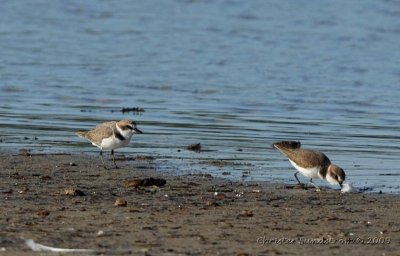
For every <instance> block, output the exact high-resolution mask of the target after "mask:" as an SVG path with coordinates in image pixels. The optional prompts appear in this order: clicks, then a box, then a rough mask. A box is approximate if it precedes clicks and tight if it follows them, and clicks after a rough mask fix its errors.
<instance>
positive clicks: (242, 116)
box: [0, 0, 400, 193]
mask: <svg viewBox="0 0 400 256" xmlns="http://www.w3.org/2000/svg"><path fill="white" fill-rule="evenodd" d="M398 10H400V4H399V3H398V2H397V1H389V0H388V1H372V0H367V1H362V2H359V1H345V0H341V1H322V2H309V1H262V0H258V1H257V0H256V1H183V0H179V1H178V0H171V1H139V2H137V1H118V2H115V1H100V0H93V1H85V2H81V1H35V2H31V3H26V2H20V1H9V2H6V3H3V4H2V6H1V8H0V39H1V40H0V54H1V56H2V57H1V58H0V129H1V134H0V147H1V150H3V151H10V150H11V151H17V150H18V149H20V148H29V149H31V150H32V151H34V152H74V153H77V152H82V151H84V152H90V153H93V154H95V153H97V149H96V148H94V147H91V146H90V144H88V143H86V142H85V141H83V140H82V139H80V138H78V137H77V136H75V135H74V132H75V131H76V130H85V129H89V128H91V127H93V126H94V125H96V124H97V123H99V122H102V121H106V120H119V119H123V118H133V119H135V120H136V121H137V123H138V127H139V128H140V129H141V130H143V131H144V132H145V134H143V135H138V136H136V137H135V138H134V141H133V142H131V144H130V147H129V148H125V149H123V150H122V149H121V150H119V151H117V152H120V153H125V155H128V154H129V155H136V154H140V155H142V154H143V155H153V156H156V157H157V159H158V160H157V162H158V163H159V164H158V166H159V168H160V169H161V170H166V171H174V172H178V173H184V172H209V173H213V174H215V175H222V173H223V172H225V173H224V174H225V175H223V176H224V177H227V178H233V179H243V180H271V181H279V182H281V181H283V182H286V183H294V181H295V180H294V177H293V173H294V169H293V167H291V166H290V163H289V162H288V161H287V160H285V159H284V157H283V156H281V155H280V153H279V152H277V151H275V150H273V149H272V148H271V143H272V142H274V141H277V140H281V139H295V140H301V141H302V144H303V147H305V148H315V149H319V150H321V151H324V152H325V153H326V154H327V155H328V156H329V157H330V159H331V160H332V162H335V163H336V164H338V165H340V166H342V167H343V168H344V169H345V170H346V173H347V178H348V181H349V182H352V183H353V185H354V186H355V187H358V188H361V189H363V190H366V191H373V192H377V191H380V190H381V191H383V192H394V193H399V192H400V185H399V181H400V172H399V169H398V166H399V157H398V156H399V155H400V144H399V141H400V140H399V139H400V135H399V132H398V131H399V128H398V127H399V116H400V110H399V98H400V92H399V84H400V69H399V67H400V65H399V64H400V44H399V43H398V42H399V41H400V29H399V27H400V19H399V16H400V12H399V11H398ZM123 107H141V108H144V109H145V112H143V113H141V114H134V113H124V114H123V113H122V112H121V111H120V110H121V109H122V108H123ZM198 142H200V143H201V145H202V147H203V149H204V151H202V152H201V153H195V152H191V151H188V150H185V147H186V146H187V145H188V144H192V143H198ZM215 159H217V160H223V161H219V162H218V161H213V160H215ZM303 180H305V179H303ZM318 184H320V185H323V184H326V183H322V182H319V183H318Z"/></svg>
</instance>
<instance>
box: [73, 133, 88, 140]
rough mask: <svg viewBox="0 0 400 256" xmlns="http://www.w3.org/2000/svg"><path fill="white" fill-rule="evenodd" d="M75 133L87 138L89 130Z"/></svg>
mask: <svg viewBox="0 0 400 256" xmlns="http://www.w3.org/2000/svg"><path fill="white" fill-rule="evenodd" d="M75 134H76V135H78V136H79V137H82V138H85V139H86V134H87V132H76V133H75Z"/></svg>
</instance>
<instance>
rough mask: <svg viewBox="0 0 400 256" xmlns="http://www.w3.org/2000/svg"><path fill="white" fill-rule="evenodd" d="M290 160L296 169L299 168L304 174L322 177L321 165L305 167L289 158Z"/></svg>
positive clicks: (310, 176) (317, 177)
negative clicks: (319, 173) (319, 174)
mask: <svg viewBox="0 0 400 256" xmlns="http://www.w3.org/2000/svg"><path fill="white" fill-rule="evenodd" d="M289 161H290V163H291V164H292V165H293V166H294V168H296V170H298V171H299V172H300V173H301V174H303V175H304V176H306V177H308V178H310V179H320V178H321V177H319V176H318V172H319V169H320V167H312V168H304V167H301V166H298V165H297V164H296V163H295V162H293V161H292V160H290V159H289Z"/></svg>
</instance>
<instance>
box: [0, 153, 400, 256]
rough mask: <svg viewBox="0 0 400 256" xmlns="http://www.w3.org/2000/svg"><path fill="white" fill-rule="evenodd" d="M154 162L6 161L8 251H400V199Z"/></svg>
mask: <svg viewBox="0 0 400 256" xmlns="http://www.w3.org/2000/svg"><path fill="white" fill-rule="evenodd" d="M153 161H154V159H153V158H152V157H149V156H138V157H135V158H126V159H125V158H123V157H121V156H119V158H118V164H119V166H120V167H121V168H120V169H110V170H106V169H104V168H102V167H99V163H100V162H99V159H98V158H97V157H94V156H87V155H69V154H54V155H39V154H32V155H31V154H29V153H28V152H23V151H22V152H21V153H20V154H14V155H12V154H1V155H0V163H1V165H0V166H1V167H0V168H1V169H0V175H1V179H0V196H1V200H0V210H1V215H0V219H1V221H0V254H1V255H30V254H32V250H31V249H30V248H29V247H28V246H26V244H25V241H26V240H27V239H32V240H33V241H34V242H36V243H39V244H42V245H46V246H51V247H56V248H69V249H89V250H91V251H88V252H81V253H80V254H106V255H109V254H119V255H124V254H134V255H310V254H316V252H318V254H319V255H339V254H343V253H345V255H398V253H399V252H400V220H399V212H400V200H399V199H400V196H399V195H391V194H367V193H346V194H342V193H340V190H339V188H338V189H337V190H327V189H325V190H323V191H320V192H316V191H315V189H313V188H308V189H299V188H296V187H294V186H293V184H290V183H288V184H274V183H268V182H232V181H229V180H225V179H220V178H214V177H212V176H211V175H208V174H192V175H181V176H177V175H172V174H170V173H163V172H159V171H158V170H157V166H156V165H155V164H154V162H153ZM108 164H109V166H110V167H111V166H112V162H111V161H109V160H108ZM150 178H153V179H150ZM164 180H165V181H164ZM164 183H165V184H164ZM48 254H52V253H48ZM46 255H47V254H46ZM74 255H76V254H74Z"/></svg>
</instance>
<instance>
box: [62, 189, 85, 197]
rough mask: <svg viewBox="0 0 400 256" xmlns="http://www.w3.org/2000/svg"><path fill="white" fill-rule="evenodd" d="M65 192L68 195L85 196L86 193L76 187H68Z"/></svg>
mask: <svg viewBox="0 0 400 256" xmlns="http://www.w3.org/2000/svg"><path fill="white" fill-rule="evenodd" d="M64 194H65V195H66V196H84V195H85V193H84V192H83V191H82V190H80V189H76V188H67V189H65V190H64Z"/></svg>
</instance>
